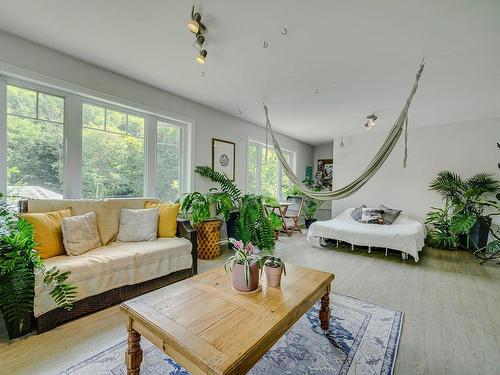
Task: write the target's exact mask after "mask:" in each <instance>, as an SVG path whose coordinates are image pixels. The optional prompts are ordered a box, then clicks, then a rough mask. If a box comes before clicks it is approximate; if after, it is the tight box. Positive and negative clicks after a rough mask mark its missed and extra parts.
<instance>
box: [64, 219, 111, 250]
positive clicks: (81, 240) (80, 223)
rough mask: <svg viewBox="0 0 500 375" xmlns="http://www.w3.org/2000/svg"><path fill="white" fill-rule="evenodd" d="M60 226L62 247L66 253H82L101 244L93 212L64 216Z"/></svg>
mask: <svg viewBox="0 0 500 375" xmlns="http://www.w3.org/2000/svg"><path fill="white" fill-rule="evenodd" d="M61 228H62V235H63V243H64V248H65V249H66V253H67V254H68V255H71V256H76V255H82V254H84V253H86V252H87V251H90V250H93V249H95V248H98V247H100V246H101V245H102V244H101V239H100V238H99V233H98V232H97V224H96V214H95V212H89V213H88V214H85V215H77V216H71V217H65V218H63V219H62V223H61Z"/></svg>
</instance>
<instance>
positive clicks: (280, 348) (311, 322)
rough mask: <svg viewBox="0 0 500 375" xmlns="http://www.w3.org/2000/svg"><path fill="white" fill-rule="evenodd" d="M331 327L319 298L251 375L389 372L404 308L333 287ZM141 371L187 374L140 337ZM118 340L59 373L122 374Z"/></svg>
mask: <svg viewBox="0 0 500 375" xmlns="http://www.w3.org/2000/svg"><path fill="white" fill-rule="evenodd" d="M330 301H331V302H330V303H331V304H330V307H331V319H330V329H329V331H327V332H323V331H322V330H321V328H320V326H319V324H320V322H319V318H318V310H319V303H318V304H317V305H315V306H314V307H312V308H311V309H310V310H309V311H308V312H307V314H305V315H304V316H303V317H302V318H301V319H299V321H298V322H297V323H295V325H294V326H293V327H292V328H291V329H290V330H289V331H288V332H287V333H286V334H285V335H284V336H283V337H282V338H281V339H280V340H279V341H278V342H277V343H276V344H275V345H274V346H273V347H272V348H271V350H270V351H269V352H267V354H266V355H265V356H264V357H263V358H262V359H261V360H260V361H259V362H258V363H257V364H256V365H255V366H254V367H253V368H252V370H251V371H250V372H249V374H251V375H278V374H279V375H283V374H285V375H295V374H315V375H333V374H364V375H371V374H373V375H379V374H392V372H393V368H394V363H395V361H396V354H397V349H398V342H399V335H400V333H401V325H402V322H403V313H402V312H400V311H396V310H393V309H389V308H387V307H383V306H380V305H376V304H373V303H370V302H366V301H362V300H359V299H356V298H352V297H348V296H344V295H341V294H338V293H332V294H331V297H330ZM141 346H142V349H143V351H144V360H143V362H142V365H141V374H142V375H160V374H165V375H188V374H189V372H188V371H186V370H185V369H184V368H182V367H181V366H179V365H178V364H177V363H176V362H175V361H174V360H172V359H171V358H169V357H168V356H166V355H165V354H163V353H162V352H161V351H160V350H159V349H157V348H156V347H155V346H154V345H153V344H151V343H150V342H148V341H147V340H145V339H142V340H141ZM126 347H127V343H126V341H125V340H124V341H122V342H120V343H118V344H116V345H114V346H112V347H110V348H109V349H106V350H104V351H102V352H100V353H98V354H96V355H94V356H92V357H90V358H88V359H86V360H84V361H82V362H80V363H78V364H76V365H74V366H72V367H70V368H68V369H67V370H65V371H63V372H61V373H59V374H58V375H122V374H126V373H127V370H126V368H125V364H124V353H125V350H126Z"/></svg>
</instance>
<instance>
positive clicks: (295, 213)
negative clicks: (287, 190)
mask: <svg viewBox="0 0 500 375" xmlns="http://www.w3.org/2000/svg"><path fill="white" fill-rule="evenodd" d="M286 201H287V202H289V203H291V205H290V206H288V209H287V210H286V215H285V219H291V221H290V222H291V225H288V223H286V226H287V227H288V228H289V229H291V230H292V232H293V231H298V232H299V233H302V230H301V229H300V227H299V219H300V214H301V212H302V206H303V204H304V197H300V196H288V197H286Z"/></svg>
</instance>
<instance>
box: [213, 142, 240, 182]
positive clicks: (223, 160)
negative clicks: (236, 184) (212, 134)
mask: <svg viewBox="0 0 500 375" xmlns="http://www.w3.org/2000/svg"><path fill="white" fill-rule="evenodd" d="M235 151H236V144H235V143H234V142H229V141H224V140H222V139H216V138H212V169H213V170H214V171H215V172H222V173H225V174H226V176H227V177H228V178H229V179H230V180H231V181H234V172H235Z"/></svg>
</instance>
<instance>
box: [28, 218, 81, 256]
mask: <svg viewBox="0 0 500 375" xmlns="http://www.w3.org/2000/svg"><path fill="white" fill-rule="evenodd" d="M70 216H71V210H70V209H69V208H68V209H65V210H61V211H54V212H45V213H31V214H22V217H23V218H24V219H26V220H27V221H28V222H30V223H31V224H32V225H33V227H34V230H35V236H34V237H35V242H36V243H37V244H38V245H37V247H36V248H35V249H36V250H37V251H38V252H39V253H40V256H41V257H42V258H43V259H47V258H50V257H55V256H57V255H66V251H65V250H64V244H63V237H62V229H61V223H62V219H63V218H65V217H70Z"/></svg>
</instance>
